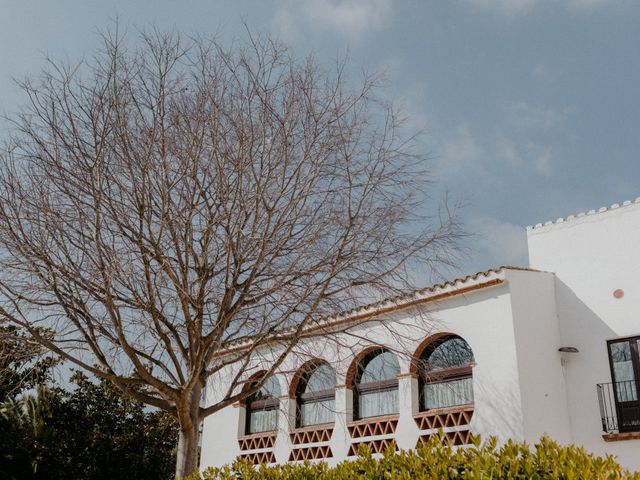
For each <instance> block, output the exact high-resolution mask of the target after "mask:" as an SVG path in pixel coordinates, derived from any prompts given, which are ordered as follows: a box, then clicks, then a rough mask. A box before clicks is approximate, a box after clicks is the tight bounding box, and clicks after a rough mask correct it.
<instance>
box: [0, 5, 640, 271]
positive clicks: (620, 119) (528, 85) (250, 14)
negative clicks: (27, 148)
mask: <svg viewBox="0 0 640 480" xmlns="http://www.w3.org/2000/svg"><path fill="white" fill-rule="evenodd" d="M0 6H1V7H2V10H1V11H2V14H1V15H0V45H2V48H0V110H2V111H4V112H8V113H10V112H11V111H13V110H15V109H16V108H17V106H18V105H19V103H20V100H21V97H20V92H19V90H18V89H17V87H16V86H15V85H14V84H13V82H12V77H23V76H25V75H29V74H33V73H36V72H38V71H39V70H40V69H41V68H42V67H43V66H44V57H45V55H50V56H52V57H53V58H68V59H70V60H77V59H79V58H81V57H82V56H83V55H90V54H91V52H92V49H93V48H95V47H96V45H97V44H98V43H99V38H98V36H97V34H96V32H97V30H99V29H105V28H109V27H110V26H111V25H112V24H113V19H114V17H115V16H116V15H117V16H119V18H120V22H121V24H122V25H124V26H125V27H128V28H129V29H130V30H135V27H147V26H150V25H157V26H159V27H161V28H176V29H177V30H179V31H181V32H185V33H205V34H217V35H219V36H220V37H221V39H223V40H225V41H226V40H229V41H230V40H232V39H233V38H238V37H242V36H243V29H244V27H243V25H242V22H243V21H245V22H246V23H247V25H248V26H249V28H250V29H252V30H255V31H259V32H265V33H266V32H270V33H273V34H275V35H276V36H279V37H280V38H281V39H282V40H284V41H285V42H287V43H289V44H290V45H291V46H292V47H293V48H294V49H295V50H296V51H297V52H298V53H299V54H301V55H304V54H306V53H307V52H309V51H310V50H314V51H315V52H316V54H317V57H318V58H319V60H320V61H321V62H327V63H328V62H331V61H332V60H335V58H336V56H340V55H344V54H345V52H347V51H348V53H349V57H350V59H351V63H352V66H353V67H354V68H355V69H360V68H363V69H367V70H370V71H371V70H384V71H386V72H387V75H388V77H387V79H388V85H387V87H386V89H385V91H384V94H385V96H387V97H389V98H392V99H394V101H396V102H397V103H398V104H399V105H400V106H402V107H403V108H404V110H405V113H406V114H407V115H408V116H409V122H410V124H409V126H410V127H411V128H414V129H421V130H424V134H423V135H422V136H421V140H420V142H421V143H420V148H421V149H423V151H424V152H426V153H428V154H429V157H430V158H431V168H432V171H433V175H434V179H435V180H436V182H437V185H438V186H437V188H438V190H439V193H442V192H443V191H444V190H445V189H447V190H448V191H449V194H450V195H451V196H452V197H453V198H455V199H459V200H463V201H464V202H465V203H466V204H467V206H466V208H465V210H464V217H465V221H466V223H467V228H468V229H469V230H471V231H473V232H475V233H477V234H478V235H477V237H476V238H475V239H474V241H473V242H471V243H470V245H469V246H470V247H471V257H470V258H469V259H468V260H466V261H465V262H464V263H463V264H462V265H461V269H462V270H463V271H465V272H467V273H469V272H472V271H477V270H480V269H484V268H488V267H492V266H498V265H501V264H524V263H526V253H525V243H524V230H523V229H522V227H523V226H525V225H528V224H533V223H537V222H541V221H545V220H549V219H555V218H557V217H561V216H566V215H567V214H569V213H573V212H578V211H583V210H588V209H591V208H598V207H600V206H602V205H609V204H611V203H618V202H621V201H622V200H625V199H634V198H635V197H637V196H640V156H639V154H638V152H640V92H639V88H640V2H638V1H637V0H449V1H445V0H422V1H418V0H414V1H400V0H324V1H313V0H272V1H269V0H262V1H242V0H236V1H214V0H210V1H177V0H174V1H169V0H154V1H153V2H143V1H137V0H128V1H115V0H100V1H95V0H82V1H71V0H60V1H56V2H51V1H35V0H31V1H22V2H18V1H11V0H0ZM5 128H6V125H4V124H2V123H0V134H3V133H4V132H3V131H4V129H5Z"/></svg>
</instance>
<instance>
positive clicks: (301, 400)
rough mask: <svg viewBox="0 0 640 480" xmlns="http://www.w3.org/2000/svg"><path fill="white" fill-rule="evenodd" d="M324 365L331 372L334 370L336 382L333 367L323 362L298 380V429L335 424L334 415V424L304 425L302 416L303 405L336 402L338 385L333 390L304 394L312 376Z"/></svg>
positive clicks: (296, 394)
mask: <svg viewBox="0 0 640 480" xmlns="http://www.w3.org/2000/svg"><path fill="white" fill-rule="evenodd" d="M323 365H326V366H328V367H329V368H331V370H332V372H333V374H334V380H335V370H334V369H333V367H331V365H329V364H328V363H325V362H321V363H318V364H316V365H315V366H313V368H312V369H311V370H310V371H309V372H305V374H304V375H302V376H301V377H300V380H298V384H297V385H296V390H295V401H296V428H307V427H315V426H317V425H330V424H334V423H335V415H334V418H333V422H328V423H315V424H310V425H302V415H301V414H302V408H301V407H302V405H309V404H313V403H320V402H325V401H327V400H334V401H335V398H336V389H335V385H336V383H334V386H333V388H327V389H325V390H318V391H317V392H309V393H302V390H304V389H305V388H306V387H307V385H308V382H309V379H310V378H311V377H312V375H313V374H314V373H316V371H317V369H318V368H319V367H321V366H323ZM303 368H304V367H303Z"/></svg>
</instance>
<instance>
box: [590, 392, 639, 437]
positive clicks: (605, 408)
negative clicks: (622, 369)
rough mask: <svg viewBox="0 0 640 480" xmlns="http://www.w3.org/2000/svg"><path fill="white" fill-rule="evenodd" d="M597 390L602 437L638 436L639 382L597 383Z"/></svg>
mask: <svg viewBox="0 0 640 480" xmlns="http://www.w3.org/2000/svg"><path fill="white" fill-rule="evenodd" d="M597 391H598V403H599V405H600V417H601V419H602V430H603V431H604V432H605V435H603V437H604V439H605V440H622V439H626V438H640V435H639V434H640V399H639V397H638V392H640V382H638V381H636V380H630V381H625V382H614V383H599V384H598V385H597Z"/></svg>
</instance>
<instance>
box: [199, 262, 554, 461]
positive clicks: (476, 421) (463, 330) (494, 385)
mask: <svg viewBox="0 0 640 480" xmlns="http://www.w3.org/2000/svg"><path fill="white" fill-rule="evenodd" d="M521 273H522V275H516V276H514V277H513V278H511V279H509V281H508V282H506V283H504V284H502V285H498V286H492V287H488V288H483V289H479V290H475V291H473V292H469V293H466V294H464V295H457V296H453V297H450V298H448V299H446V300H442V301H438V302H433V303H428V304H426V305H425V306H423V307H421V313H420V314H418V313H417V311H416V310H415V309H407V310H403V311H399V312H396V313H395V314H393V316H391V317H385V320H382V322H383V323H380V322H371V323H368V324H366V325H365V326H361V327H359V328H358V330H357V331H355V332H353V334H355V336H356V337H358V338H366V339H367V343H369V344H380V345H385V346H388V347H391V348H393V349H396V350H398V351H401V352H406V353H407V355H406V356H405V355H399V361H400V365H401V378H400V381H399V398H400V415H399V423H398V427H397V430H396V434H395V437H394V438H395V440H396V442H397V443H398V445H399V447H400V448H414V447H415V444H416V441H417V439H418V436H419V430H418V427H417V425H416V423H415V422H414V420H413V413H414V412H415V411H417V408H418V405H417V380H415V379H413V378H410V377H408V376H403V375H406V374H408V373H409V363H410V362H409V359H410V357H409V355H410V354H412V353H413V352H414V351H415V350H416V349H417V347H418V346H419V344H420V343H421V342H422V341H423V340H424V339H425V338H426V337H427V336H429V335H431V334H434V333H437V332H449V333H454V334H457V335H460V336H461V337H463V338H464V339H465V340H466V341H467V342H468V343H469V345H470V346H471V348H472V349H473V353H474V357H475V361H476V366H475V367H474V369H473V382H474V397H475V413H474V416H473V419H472V422H471V429H472V431H473V432H476V433H481V434H482V435H484V436H489V435H496V436H498V438H499V439H500V440H501V441H505V440H507V439H509V438H513V439H515V440H525V439H529V438H530V437H531V435H533V434H534V433H533V432H534V430H535V429H533V428H532V427H530V426H529V427H526V425H527V422H526V421H525V419H524V418H523V415H522V405H523V402H522V398H521V384H522V382H521V381H520V379H519V375H520V374H521V373H524V374H526V375H529V374H530V372H529V370H528V369H527V368H524V367H523V364H522V362H520V363H519V360H518V357H519V356H520V357H523V358H525V356H526V355H527V353H524V352H520V353H518V352H517V351H516V345H517V341H516V338H515V335H516V332H514V323H513V317H514V313H513V312H514V308H515V309H516V310H517V311H518V312H519V313H518V314H519V315H520V316H521V318H522V322H523V323H524V322H526V321H527V320H528V319H527V318H526V314H525V311H526V305H521V304H518V305H515V306H513V305H512V295H511V293H510V288H513V284H514V283H518V282H521V281H523V280H524V279H525V278H526V277H527V276H540V277H541V279H540V282H539V284H540V285H542V286H546V285H547V284H548V283H549V280H548V279H547V276H548V275H547V274H538V273H532V272H521ZM503 275H504V274H503ZM503 278H504V276H503ZM539 284H536V283H535V282H534V283H533V284H527V285H526V287H522V289H521V290H522V291H524V290H525V289H531V288H534V289H535V288H539V287H540V285H539ZM427 307H428V308H427ZM517 333H518V334H520V335H526V332H524V330H523V329H521V331H520V332H517ZM349 338H350V337H346V338H343V339H341V342H340V343H349V342H350V341H352V342H353V344H352V345H351V346H350V347H349V348H345V347H341V348H337V349H336V348H335V345H334V346H329V345H328V343H329V342H326V341H325V340H324V339H318V342H316V343H311V344H309V345H307V346H305V347H302V348H301V349H300V350H301V351H305V352H317V355H316V356H317V357H318V358H324V359H325V360H327V361H329V362H330V363H331V364H332V365H333V366H334V368H335V369H336V374H337V383H338V385H341V384H344V382H345V374H346V371H347V369H348V367H349V364H350V363H351V361H352V359H353V356H354V354H355V353H357V351H358V349H361V348H364V347H365V344H364V343H362V340H349ZM354 338H355V337H354ZM550 348H555V344H554V345H553V346H552V347H550ZM305 360H306V358H297V359H296V362H294V364H290V365H287V366H285V367H283V369H284V370H285V371H286V372H287V373H286V374H283V375H279V380H280V384H281V390H282V392H283V394H284V393H285V392H287V391H288V388H289V380H290V377H291V372H293V371H294V370H295V369H296V368H297V366H299V365H301V364H302V363H304V361H305ZM556 360H557V359H556ZM296 363H297V364H298V365H296ZM525 363H526V362H525ZM221 391H222V389H221V388H219V387H216V386H215V385H214V384H213V383H211V384H210V385H209V387H208V391H207V402H208V403H211V402H213V401H214V400H215V399H216V398H217V397H218V395H219V394H220V392H221ZM549 391H551V390H549ZM553 400H555V393H554V396H553ZM351 401H352V394H351V391H350V390H349V389H346V388H344V387H339V388H337V392H336V410H337V412H336V425H335V430H334V434H333V437H332V440H331V448H332V451H333V454H334V456H333V458H332V459H330V460H329V463H332V464H333V463H337V462H339V461H341V460H344V459H345V458H346V453H347V450H348V447H349V444H350V442H351V440H350V438H349V435H348V433H347V429H346V423H347V422H348V421H349V420H351ZM525 406H526V407H528V408H529V409H532V408H533V407H531V406H529V404H528V403H527V402H525ZM293 412H294V410H293V408H289V407H288V406H287V402H286V401H285V399H284V398H283V402H282V411H281V414H280V417H279V421H280V425H279V433H278V439H277V442H276V451H275V453H276V459H277V461H279V462H285V461H287V459H288V455H289V449H290V447H291V446H290V444H289V435H288V432H289V430H290V428H291V427H292V422H293ZM243 415H244V409H243V408H242V407H227V408H225V409H223V410H222V411H220V412H218V413H216V414H214V415H212V416H210V417H208V418H207V419H206V420H205V425H204V432H203V443H202V461H201V465H202V466H203V467H206V466H210V465H222V464H225V463H229V462H231V461H233V459H234V458H235V457H236V456H237V455H239V453H240V451H239V448H238V442H237V435H238V433H239V432H241V431H242V428H243V425H244V418H243ZM552 420H554V419H552ZM527 428H528V431H527ZM551 429H552V422H550V423H549V426H548V427H547V430H548V431H550V430H551ZM538 436H539V435H538ZM531 438H532V437H531Z"/></svg>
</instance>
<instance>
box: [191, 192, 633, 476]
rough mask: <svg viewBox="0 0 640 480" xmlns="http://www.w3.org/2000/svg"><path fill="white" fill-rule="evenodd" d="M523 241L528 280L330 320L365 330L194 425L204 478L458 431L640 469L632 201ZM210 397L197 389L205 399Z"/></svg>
mask: <svg viewBox="0 0 640 480" xmlns="http://www.w3.org/2000/svg"><path fill="white" fill-rule="evenodd" d="M527 238H528V245H529V263H530V265H529V267H528V268H515V267H502V268H499V269H495V270H490V271H487V272H481V273H478V274H475V275H471V276H468V277H466V278H463V279H459V280H455V281H453V282H449V283H446V284H442V285H435V286H434V287H431V288H429V289H425V290H421V291H417V292H414V293H413V294H411V295H407V296H405V297H402V298H394V299H390V300H388V301H385V302H380V303H378V304H375V305H370V306H367V307H363V308H362V309H358V310H356V311H355V312H347V314H345V316H343V317H341V321H342V322H344V321H349V318H354V319H355V318H358V319H362V318H365V317H368V318H369V319H371V320H372V321H367V322H365V323H362V324H358V326H357V327H354V328H355V329H356V330H357V333H358V335H357V336H348V337H345V339H344V340H343V341H341V342H339V343H340V344H339V345H338V344H335V343H332V342H323V341H322V338H318V339H317V340H315V341H314V342H312V343H310V344H309V345H307V347H308V348H307V349H306V352H307V354H305V355H306V357H305V356H303V355H295V356H292V358H291V361H290V365H287V366H286V367H285V368H283V373H282V374H278V375H276V376H275V377H274V378H273V380H272V381H271V382H269V383H268V384H267V385H265V387H263V390H264V393H265V395H263V396H262V397H260V396H258V397H254V398H252V399H251V400H250V401H249V402H248V403H247V404H245V405H234V406H230V407H227V408H225V409H223V410H221V411H219V412H218V413H216V414H214V415H212V416H210V417H208V418H207V419H206V420H205V422H204V431H203V440H202V461H201V466H202V467H203V468H205V467H208V466H218V465H222V464H226V463H229V462H232V461H233V460H234V458H235V457H237V456H239V455H242V456H248V457H250V458H251V459H253V460H254V461H256V462H262V461H266V462H274V461H275V462H287V461H292V460H299V459H307V458H308V459H316V458H321V459H325V460H326V461H328V462H329V463H330V464H333V463H337V462H339V461H342V460H344V459H346V458H348V456H349V455H352V454H353V453H354V452H355V450H356V449H357V446H358V444H360V443H367V444H369V445H370V446H371V447H372V448H373V449H374V450H375V451H380V450H381V449H383V448H384V447H386V445H388V444H389V442H390V441H391V440H394V441H395V442H396V444H397V445H398V446H399V447H400V448H403V449H409V448H414V447H415V446H416V444H417V443H418V442H419V441H420V439H422V438H426V437H428V436H429V435H430V434H431V433H433V432H434V431H436V430H437V429H438V428H443V430H444V432H445V435H446V437H447V439H448V440H449V441H451V442H453V443H454V444H456V445H462V444H465V443H467V441H468V438H469V432H474V433H480V434H482V435H483V436H489V435H496V436H497V437H498V438H499V439H500V440H506V439H508V438H512V439H515V440H519V441H520V440H524V441H527V442H530V443H534V442H536V441H537V440H538V439H539V438H540V437H541V436H542V435H548V436H549V437H551V438H553V439H555V440H557V441H559V442H561V443H573V444H578V445H583V446H585V447H586V448H587V449H588V450H590V451H593V452H595V453H597V454H605V453H608V454H613V455H616V456H617V457H618V460H619V461H620V463H621V464H622V465H623V466H625V467H628V468H631V469H636V470H640V400H639V397H638V393H639V390H640V282H639V280H638V279H639V278H640V247H639V246H640V199H639V200H636V202H625V203H624V204H622V205H613V206H612V207H611V208H609V209H606V208H603V209H600V210H598V211H590V212H587V213H586V214H578V215H575V216H569V217H567V218H566V219H558V220H557V221H556V222H547V223H545V224H544V225H542V224H538V225H536V226H535V227H529V228H527ZM356 338H359V340H356ZM362 339H366V340H364V343H363V340H362ZM400 351H402V352H410V353H412V355H401V354H397V353H394V352H400ZM311 352H313V354H311ZM221 390H222V389H221V388H216V385H213V384H210V385H209V386H208V390H207V400H206V401H207V402H213V401H214V400H216V395H217V392H219V391H221Z"/></svg>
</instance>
